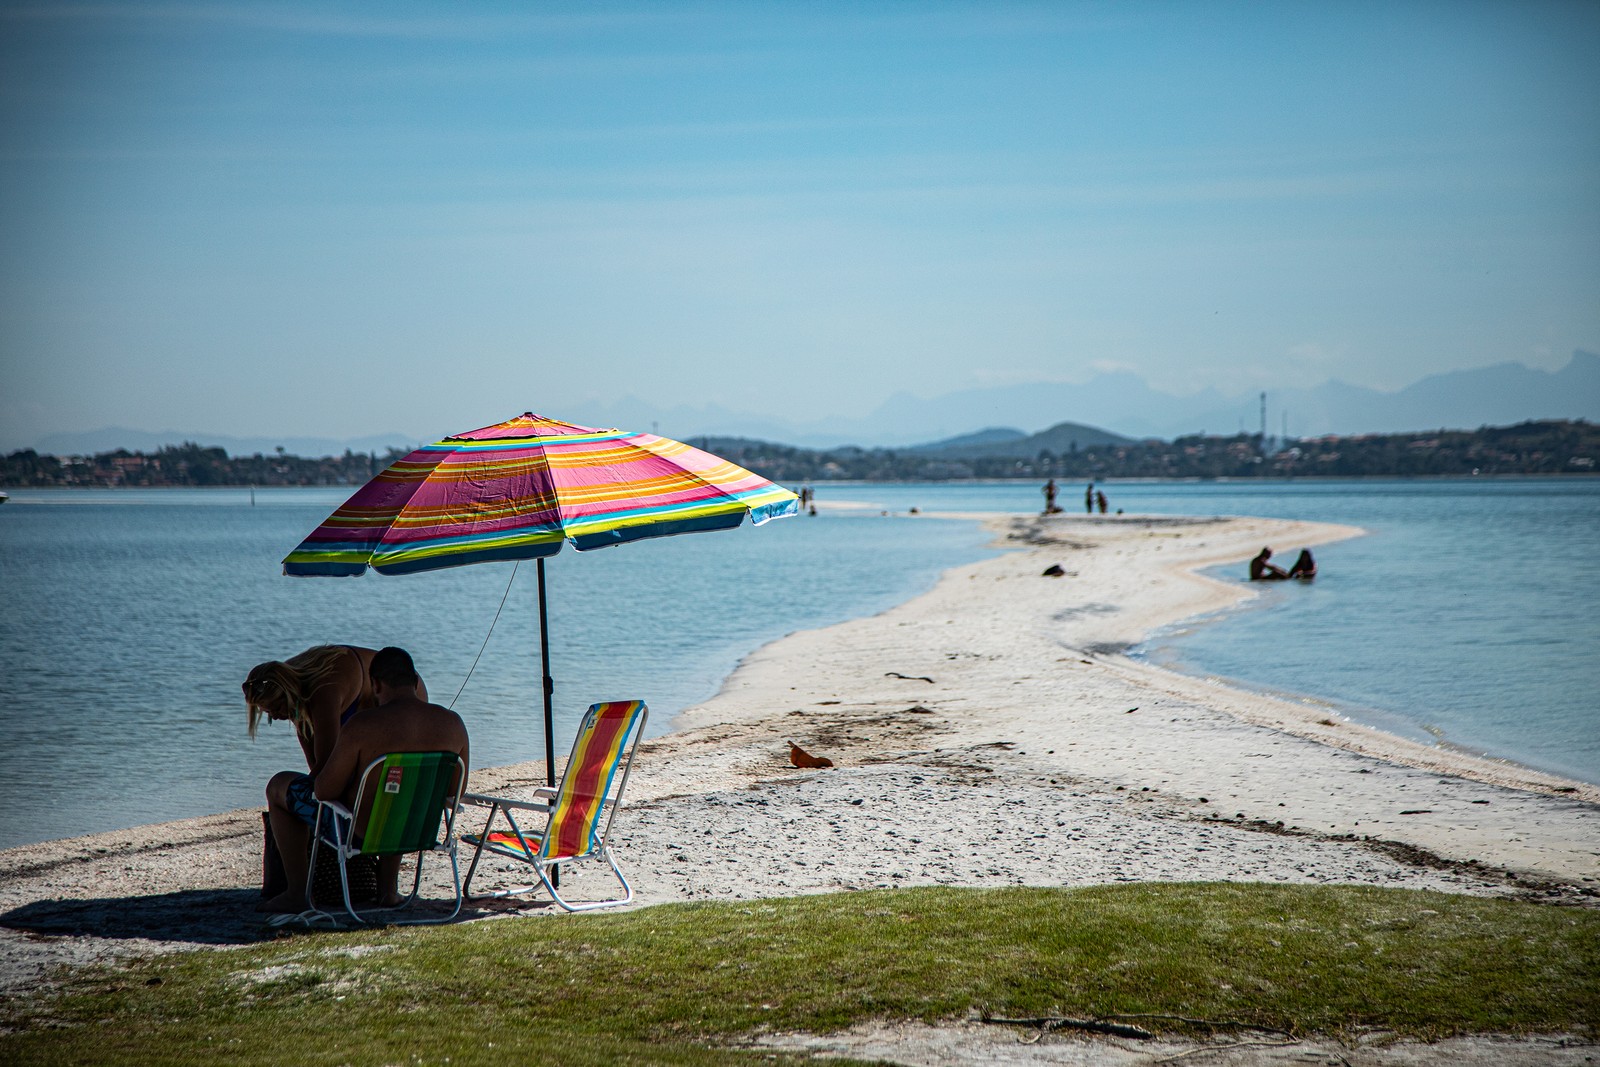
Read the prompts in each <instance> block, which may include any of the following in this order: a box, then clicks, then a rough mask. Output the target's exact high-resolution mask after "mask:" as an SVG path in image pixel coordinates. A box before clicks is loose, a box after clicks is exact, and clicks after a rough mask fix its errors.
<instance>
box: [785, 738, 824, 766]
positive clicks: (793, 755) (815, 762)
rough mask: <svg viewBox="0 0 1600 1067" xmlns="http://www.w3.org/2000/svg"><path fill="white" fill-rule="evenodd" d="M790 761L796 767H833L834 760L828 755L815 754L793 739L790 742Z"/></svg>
mask: <svg viewBox="0 0 1600 1067" xmlns="http://www.w3.org/2000/svg"><path fill="white" fill-rule="evenodd" d="M789 762H790V763H792V764H794V765H795V766H796V767H832V766H833V760H831V759H829V758H828V757H826V756H813V755H812V754H811V753H809V752H807V751H806V750H805V749H803V748H801V747H800V746H799V745H797V744H795V743H794V742H793V741H790V742H789Z"/></svg>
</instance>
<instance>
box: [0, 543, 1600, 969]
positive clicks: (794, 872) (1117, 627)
mask: <svg viewBox="0 0 1600 1067" xmlns="http://www.w3.org/2000/svg"><path fill="white" fill-rule="evenodd" d="M927 517H930V518H931V517H935V516H934V515H932V514H930V515H928V516H927ZM937 517H939V518H960V519H965V520H971V519H974V518H980V519H984V521H986V522H987V523H988V527H989V529H990V530H991V531H993V532H994V533H995V534H996V536H997V537H999V538H1001V539H1002V541H1003V542H1004V544H1005V545H1007V546H1009V548H1010V550H1009V551H1003V552H1001V553H999V554H998V555H996V556H994V557H991V558H988V559H984V560H981V561H978V562H976V563H972V564H967V565H964V566H961V567H957V568H954V569H952V570H950V571H948V572H946V573H945V574H943V575H942V576H941V577H940V578H939V580H938V581H937V582H936V584H935V586H934V588H933V589H931V590H930V591H928V592H926V593H923V594H921V595H920V596H917V597H915V598H913V599H912V600H910V601H908V602H906V603H903V604H900V605H897V606H895V607H892V608H890V609H888V610H886V611H883V612H880V613H879V614H877V615H874V616H870V617H867V618H861V619H854V620H850V621H847V622H843V623H839V624H836V625H833V626H829V627H827V628H824V629H820V630H809V631H799V632H795V633H791V634H789V635H787V636H785V637H782V638H780V639H778V640H776V641H773V642H771V643H769V644H767V645H765V646H763V647H761V648H759V649H756V650H755V651H753V652H752V653H750V654H749V655H748V656H746V657H745V658H744V660H743V661H741V663H740V664H739V666H738V667H737V668H736V669H735V670H734V672H733V673H732V674H731V675H730V676H729V677H728V678H726V679H725V680H724V682H723V685H722V687H721V689H720V690H719V691H718V693H717V694H716V695H715V696H713V697H712V698H711V699H710V700H707V701H705V702H704V703H702V704H700V705H697V706H695V707H692V708H689V709H686V710H685V711H684V712H682V713H681V714H680V715H678V716H676V717H675V718H674V719H673V721H672V723H671V726H672V729H671V732H669V733H668V734H666V735H663V736H660V737H652V738H647V739H646V740H645V741H643V742H642V743H641V746H640V750H639V757H638V760H637V762H636V765H635V768H634V772H633V776H632V778H631V779H630V781H629V784H628V795H627V797H626V799H625V803H624V806H623V810H622V814H621V815H619V817H618V826H617V836H616V839H615V848H616V850H617V852H618V855H619V860H620V862H621V863H622V864H623V866H624V869H625V870H626V871H627V872H628V875H629V879H630V881H631V882H633V884H634V887H635V891H636V900H635V904H634V905H633V906H635V907H637V906H648V905H650V904H656V903H664V902H668V901H674V900H704V899H712V900H715V899H751V898H759V897H762V896H783V895H793V894H796V893H810V892H829V891H840V890H849V889H859V888H869V887H876V886H891V885H892V886H906V885H919V884H939V885H973V886H986V885H1014V884H1029V885H1081V884H1100V883H1105V882H1111V881H1130V880H1151V881H1189V880H1251V881H1313V882H1353V883H1361V884H1376V885H1394V886H1410V887H1415V888H1430V889H1442V890H1445V891H1450V892H1466V893H1478V894H1491V895H1506V894H1511V895H1521V896H1525V897H1529V898H1531V899H1541V900H1561V901H1563V902H1567V903H1575V904H1583V905H1596V904H1600V788H1596V787H1594V786H1590V785H1586V784H1584V783H1575V782H1568V781H1566V780H1564V779H1560V778H1558V777H1556V776H1553V775H1546V774H1542V773H1540V772H1537V771H1532V770H1529V769H1525V768H1520V767H1515V766H1508V765H1502V764H1499V763H1495V762H1492V761H1487V760H1483V759H1481V758H1478V757H1473V756H1469V755H1463V754H1460V753H1454V752H1450V751H1447V750H1442V749H1438V748H1434V747H1431V746H1427V745H1423V744H1419V743H1416V742H1411V741H1407V740H1405V739H1403V738H1399V737H1396V736H1394V735H1390V734H1385V733H1382V732H1381V731H1378V730H1376V729H1372V728H1369V727H1364V726H1360V725H1358V724H1355V723H1350V722H1339V721H1335V720H1333V719H1331V718H1329V717H1328V714H1327V710H1326V708H1325V707H1323V706H1319V705H1314V704H1309V703H1302V702H1296V701H1290V700H1283V699H1278V698H1273V697H1270V696H1265V695H1261V694H1254V693H1250V692H1248V691H1244V690H1239V689H1235V688H1232V687H1227V686H1223V685H1220V684H1217V683H1216V682H1215V681H1212V680H1208V679H1205V678H1196V677H1191V676H1187V675H1182V674H1178V673H1175V672H1173V671H1169V670H1166V669H1164V668H1159V667H1155V666H1152V665H1150V664H1147V663H1142V662H1140V661H1137V660H1133V659H1130V658H1129V657H1128V656H1127V655H1126V652H1127V650H1128V649H1129V648H1131V647H1133V646H1134V645H1136V644H1138V643H1139V642H1140V641H1141V640H1143V639H1144V638H1146V637H1147V636H1148V635H1149V634H1150V633H1151V632H1152V631H1153V630H1155V629H1156V628H1157V627H1159V626H1162V625H1168V624H1171V623H1172V622H1176V621H1179V620H1181V619H1186V618H1192V617H1194V616H1196V615H1199V614H1204V613H1206V612H1208V611H1213V610H1217V609H1218V608H1221V607H1226V606H1227V605H1228V604H1230V603H1235V602H1238V601H1239V600H1241V599H1243V598H1245V597H1249V596H1251V595H1253V591H1252V590H1250V589H1248V588H1241V587H1239V586H1235V585H1230V584H1226V583H1222V582H1218V581H1216V580H1214V579H1211V578H1207V577H1205V576H1203V575H1201V574H1199V573H1198V571H1200V570H1201V569H1203V568H1205V567H1210V566H1215V565H1219V564H1226V563H1230V562H1239V561H1243V560H1245V559H1248V558H1249V556H1250V555H1252V554H1253V553H1254V551H1255V549H1256V548H1258V547H1259V546H1260V545H1261V544H1267V543H1272V544H1281V545H1284V546H1285V547H1287V546H1290V545H1293V546H1295V547H1300V546H1302V545H1317V544H1323V543H1327V542H1328V541H1331V540H1337V539H1340V538H1346V537H1352V536H1357V535H1358V534H1359V533H1360V531H1359V530H1356V529H1355V528H1352V527H1343V526H1332V525H1328V524H1312V523H1306V522H1295V521H1289V520H1268V519H1244V518H1179V517H1172V516H1139V515H1124V516H1117V517H1110V516H1106V517H1096V518H1086V517H1081V516H1068V515H1060V516H1051V517H1048V518H1045V517H1040V516H1015V515H1012V516H988V517H984V516H975V515H973V514H970V513H956V514H940V515H938V516H937ZM1051 564H1057V565H1059V566H1060V567H1061V568H1062V569H1063V571H1064V572H1065V573H1064V574H1063V575H1062V576H1061V577H1046V576H1044V575H1043V574H1042V573H1041V572H1042V571H1044V569H1045V568H1046V567H1047V566H1049V565H1051ZM790 740H794V741H797V742H799V743H800V744H801V745H802V746H803V747H804V748H806V749H807V750H808V751H811V752H813V753H815V754H817V755H822V756H827V757H829V758H830V759H832V760H833V761H834V764H835V767H834V768H833V769H830V770H822V771H815V770H806V771H801V770H797V769H796V768H794V767H792V766H790V764H789V761H788V741H790ZM542 781H543V767H542V762H540V763H524V764H518V765H513V766H508V767H498V768H483V769H474V770H473V772H472V785H471V788H473V789H474V790H475V791H480V792H483V791H488V792H496V791H515V790H517V789H520V788H523V787H526V786H531V785H534V784H542ZM1024 831H1026V832H1024ZM260 840H261V830H260V816H259V809H244V810H241V811H236V812H228V813H223V814H219V815H213V816H206V817H202V818H197V819H186V820H180V821H178V822H173V823H165V824H159V825H156V826H144V827H135V828H132V829H128V830H120V831H112V832H109V833H102V834H95V835H90V836H86V837H76V838H68V839H62V840H55V841H47V842H41V843H38V844H33V845H23V846H18V847H16V848H12V849H7V850H4V851H0V991H5V990H13V989H17V988H19V987H21V986H23V985H26V984H29V983H32V982H36V981H39V980H41V979H43V978H44V977H45V976H46V974H47V973H48V971H49V969H50V968H51V967H53V966H56V965H60V964H67V965H77V964H82V963H87V962H95V961H99V960H106V959H113V958H117V957H121V956H126V955H129V954H142V953H148V952H154V951H167V950H172V949H183V948H196V947H218V946H224V945H229V944H244V943H250V942H253V941H258V940H262V939H265V938H266V937H268V936H270V935H269V934H267V933H266V932H264V931H263V929H262V927H261V923H260V921H259V919H258V918H257V917H256V916H255V915H254V914H253V913H252V912H250V910H249V909H250V907H251V906H252V904H253V901H254V899H255V887H256V886H258V885H259V878H260ZM690 842H693V844H692V846H691V845H690ZM432 870H433V871H434V872H435V874H437V873H438V869H437V867H435V868H432ZM445 877H446V878H448V872H447V871H446V872H445ZM591 877H594V876H591V875H589V874H587V873H583V872H579V873H577V874H576V875H575V877H574V885H575V886H577V887H579V888H581V887H582V886H584V885H585V884H588V883H587V881H586V880H587V879H589V878H591ZM424 884H425V886H427V885H432V884H434V883H433V882H430V880H429V879H425V883H424ZM564 884H565V882H564ZM594 884H595V885H596V886H597V889H596V891H597V892H603V891H604V889H603V885H602V882H601V881H600V880H597V881H596V882H595V883H594ZM552 911H553V909H551V908H549V907H547V906H546V904H545V903H544V902H541V901H540V900H539V899H538V898H533V899H530V900H523V901H504V902H500V903H497V904H494V905H486V906H482V907H474V906H471V905H469V907H468V909H467V910H466V911H465V912H464V913H463V915H464V917H488V916H492V915H506V914H539V913H550V912H552Z"/></svg>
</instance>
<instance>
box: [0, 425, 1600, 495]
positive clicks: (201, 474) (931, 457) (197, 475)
mask: <svg viewBox="0 0 1600 1067" xmlns="http://www.w3.org/2000/svg"><path fill="white" fill-rule="evenodd" d="M1084 429H1085V428H1084V427H1081V426H1074V427H1073V428H1072V429H1071V430H1063V428H1062V427H1059V426H1058V427H1053V428H1052V430H1051V431H1047V432H1046V433H1044V434H1035V435H1034V436H1032V437H1029V438H1025V439H1023V440H1024V441H1026V442H1028V443H1029V444H1028V448H1029V449H1030V451H1028V452H1027V453H1026V454H1024V455H977V456H965V457H963V456H955V455H951V454H949V453H948V452H945V451H926V450H921V449H889V448H871V449H868V448H854V447H846V448H835V449H828V450H825V451H818V450H814V449H809V448H797V447H795V446H793V445H779V444H773V443H771V442H768V441H756V440H752V439H750V438H744V437H692V438H689V443H690V444H693V445H697V446H699V447H701V448H705V449H708V450H710V451H712V452H714V453H716V454H717V455H719V456H723V457H725V458H726V459H729V460H732V461H733V462H735V463H738V464H739V465H741V466H744V467H748V468H749V469H750V470H753V471H755V472H756V473H757V474H760V475H763V476H764V477H767V478H770V479H772V480H773V481H775V482H778V483H779V484H784V485H798V484H800V483H801V482H818V481H828V480H843V479H850V480H857V481H902V482H914V481H957V480H961V479H968V478H985V479H989V478H1035V479H1040V480H1043V479H1044V478H1060V479H1067V480H1079V479H1090V480H1094V481H1102V480H1105V479H1108V478H1257V477H1279V478H1283V477H1294V478H1302V477H1317V476H1332V477H1343V478H1349V477H1395V476H1402V477H1424V476H1429V475H1472V474H1568V475H1591V476H1592V475H1594V474H1596V473H1597V472H1600V426H1596V425H1595V424H1593V423H1589V422H1583V421H1581V420H1580V421H1576V422H1571V421H1546V422H1527V423H1521V424H1519V425H1516V426H1505V427H1498V428H1494V427H1486V428H1484V429H1480V430H1470V431H1468V430H1452V431H1440V430H1431V431H1428V432H1426V433H1409V434H1362V435H1357V436H1352V437H1334V436H1326V437H1317V438H1306V439H1302V440H1297V441H1296V440H1291V441H1287V442H1277V441H1273V440H1270V439H1269V440H1265V441H1264V440H1262V439H1261V437H1260V436H1259V435H1252V434H1235V435H1233V436H1228V437H1222V436H1211V437H1207V436H1201V435H1195V436H1192V437H1180V438H1178V439H1177V440H1176V441H1173V442H1171V443H1168V442H1165V441H1160V440H1155V439H1151V440H1146V441H1136V442H1135V441H1127V440H1126V439H1121V440H1120V442H1119V443H1118V442H1114V443H1106V444H1086V443H1085V442H1084V440H1083V439H1082V437H1079V436H1071V435H1073V434H1082V431H1083V430H1084ZM1057 431H1061V435H1060V436H1059V437H1052V436H1051V434H1054V433H1056V432H1057ZM1062 438H1065V444H1066V447H1064V448H1050V447H1043V445H1044V444H1045V443H1046V442H1048V441H1057V442H1058V443H1059V442H1060V441H1061V440H1062ZM1074 444H1076V445H1077V447H1076V448H1073V447H1072V446H1073V445H1074ZM1036 446H1038V447H1036ZM979 447H983V446H979ZM993 447H996V448H1001V449H1003V448H1004V447H1006V446H1005V442H1004V441H996V442H993ZM1013 447H1018V448H1020V447H1023V446H1022V445H1021V444H1020V443H1019V444H1016V445H1014V446H1013ZM402 455H404V453H402V452H397V451H392V452H390V453H388V454H387V455H385V456H378V455H370V454H358V453H350V454H345V455H343V456H341V457H339V458H323V459H302V458H300V457H298V456H290V455H273V456H254V457H248V458H234V459H230V458H229V457H228V456H227V455H226V454H225V453H224V452H223V450H222V449H220V448H202V447H200V446H198V445H184V446H181V447H178V448H164V449H162V450H160V451H159V452H157V453H155V454H153V455H146V454H143V453H131V454H130V453H128V452H126V451H117V452H109V453H102V454H97V455H94V456H90V457H76V458H73V459H70V460H68V461H66V462H62V461H61V460H59V459H57V458H56V457H54V456H42V455H40V454H39V453H37V452H34V451H32V450H31V449H28V450H23V451H18V452H13V453H11V454H10V455H8V456H5V457H3V458H0V485H3V486H72V485H75V486H135V485H137V486H164V485H352V484H356V485H359V484H360V483H362V482H364V481H366V480H367V479H368V478H370V477H372V476H373V475H374V474H376V473H377V472H378V471H380V470H382V469H383V468H384V467H385V466H387V465H388V464H390V463H392V462H393V461H394V460H396V459H398V458H400V457H401V456H402Z"/></svg>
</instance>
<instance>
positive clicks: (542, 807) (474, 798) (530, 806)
mask: <svg viewBox="0 0 1600 1067" xmlns="http://www.w3.org/2000/svg"><path fill="white" fill-rule="evenodd" d="M533 792H534V796H535V799H533V800H516V799H514V798H512V797H497V796H490V795H489V794H487V793H462V794H461V801H462V803H464V804H474V805H476V806H478V807H480V808H489V807H496V806H498V807H501V808H516V809H517V810H518V811H549V810H550V805H551V803H552V802H553V801H554V800H555V798H556V791H555V790H554V789H551V788H550V787H549V786H547V785H541V786H539V787H538V788H537V789H535V790H534V791H533ZM541 795H542V797H541Z"/></svg>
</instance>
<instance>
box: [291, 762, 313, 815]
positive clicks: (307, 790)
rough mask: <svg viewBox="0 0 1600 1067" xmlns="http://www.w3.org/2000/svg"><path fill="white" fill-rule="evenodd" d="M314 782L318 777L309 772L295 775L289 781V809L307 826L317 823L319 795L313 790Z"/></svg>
mask: <svg viewBox="0 0 1600 1067" xmlns="http://www.w3.org/2000/svg"><path fill="white" fill-rule="evenodd" d="M314 784H316V779H315V778H312V777H311V775H309V774H298V775H295V778H294V781H292V782H290V783H289V810H290V811H292V812H294V816H295V818H297V819H299V820H300V821H301V822H303V823H305V824H306V825H307V826H315V825H316V824H317V795H316V794H315V793H314V792H312V790H311V787H312V786H313V785H314Z"/></svg>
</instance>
